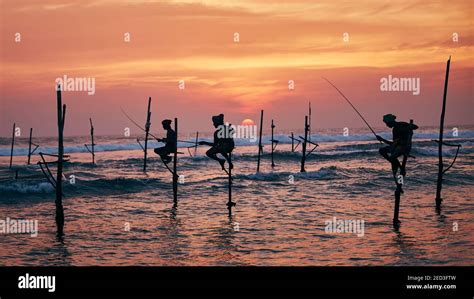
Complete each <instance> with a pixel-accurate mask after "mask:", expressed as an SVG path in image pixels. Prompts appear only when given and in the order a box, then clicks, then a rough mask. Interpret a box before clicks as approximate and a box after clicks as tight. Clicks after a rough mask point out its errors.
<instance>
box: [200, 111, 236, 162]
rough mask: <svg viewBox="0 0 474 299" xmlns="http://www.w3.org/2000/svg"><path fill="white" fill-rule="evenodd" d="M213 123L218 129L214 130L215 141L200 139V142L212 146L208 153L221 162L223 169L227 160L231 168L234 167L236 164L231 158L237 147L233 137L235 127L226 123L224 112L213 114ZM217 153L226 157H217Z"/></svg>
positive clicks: (210, 156)
mask: <svg viewBox="0 0 474 299" xmlns="http://www.w3.org/2000/svg"><path fill="white" fill-rule="evenodd" d="M212 123H213V125H214V127H215V128H216V129H217V130H216V131H215V132H214V142H206V141H200V142H199V144H200V145H209V146H211V148H210V149H209V150H208V151H207V152H206V155H207V156H208V157H209V158H211V159H213V160H216V161H217V162H219V164H220V165H221V167H222V169H223V170H225V167H224V164H225V161H226V160H227V163H229V168H230V169H232V168H234V165H233V164H232V162H231V160H230V153H232V151H233V150H234V147H235V144H234V138H233V137H232V136H233V129H232V128H231V127H230V125H225V124H224V114H219V115H215V116H213V117H212ZM217 154H221V155H222V156H223V157H224V158H225V159H222V158H219V157H217Z"/></svg>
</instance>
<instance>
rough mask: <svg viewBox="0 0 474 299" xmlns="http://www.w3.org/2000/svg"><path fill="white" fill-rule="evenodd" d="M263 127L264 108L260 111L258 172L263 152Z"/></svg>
mask: <svg viewBox="0 0 474 299" xmlns="http://www.w3.org/2000/svg"><path fill="white" fill-rule="evenodd" d="M262 129H263V110H261V111H260V137H259V138H258V156H257V173H259V172H260V156H261V154H262V152H263V147H262Z"/></svg>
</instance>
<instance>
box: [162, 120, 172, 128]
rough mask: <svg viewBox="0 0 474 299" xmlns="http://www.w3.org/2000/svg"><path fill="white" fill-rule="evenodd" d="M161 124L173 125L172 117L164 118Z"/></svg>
mask: <svg viewBox="0 0 474 299" xmlns="http://www.w3.org/2000/svg"><path fill="white" fill-rule="evenodd" d="M161 124H162V125H163V126H165V127H167V126H170V125H171V119H164V120H163V121H162V122H161Z"/></svg>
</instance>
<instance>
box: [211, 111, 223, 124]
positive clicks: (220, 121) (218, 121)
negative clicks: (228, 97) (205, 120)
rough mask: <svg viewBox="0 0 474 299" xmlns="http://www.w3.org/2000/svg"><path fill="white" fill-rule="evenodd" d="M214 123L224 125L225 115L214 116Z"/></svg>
mask: <svg viewBox="0 0 474 299" xmlns="http://www.w3.org/2000/svg"><path fill="white" fill-rule="evenodd" d="M212 122H214V123H216V124H223V123H224V114H222V113H221V114H219V115H214V116H213V117H212Z"/></svg>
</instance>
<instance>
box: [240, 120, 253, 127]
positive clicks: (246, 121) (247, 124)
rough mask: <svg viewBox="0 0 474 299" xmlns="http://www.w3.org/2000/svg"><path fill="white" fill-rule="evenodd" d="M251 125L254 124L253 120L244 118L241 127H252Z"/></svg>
mask: <svg viewBox="0 0 474 299" xmlns="http://www.w3.org/2000/svg"><path fill="white" fill-rule="evenodd" d="M253 124H254V122H253V120H251V119H250V118H246V119H244V120H243V121H242V125H243V126H251V125H253Z"/></svg>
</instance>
